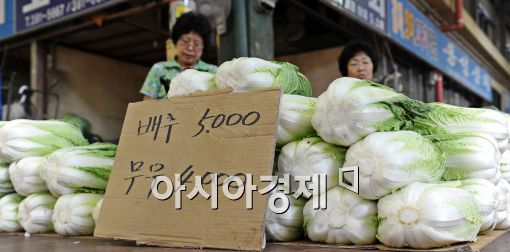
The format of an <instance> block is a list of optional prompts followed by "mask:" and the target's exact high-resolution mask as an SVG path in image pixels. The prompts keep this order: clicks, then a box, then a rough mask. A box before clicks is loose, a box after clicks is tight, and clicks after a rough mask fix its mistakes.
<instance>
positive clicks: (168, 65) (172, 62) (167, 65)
mask: <svg viewBox="0 0 510 252" xmlns="http://www.w3.org/2000/svg"><path fill="white" fill-rule="evenodd" d="M172 67H177V68H180V66H179V63H177V61H175V60H167V61H160V62H156V63H154V65H152V68H153V69H154V68H157V69H165V68H172Z"/></svg>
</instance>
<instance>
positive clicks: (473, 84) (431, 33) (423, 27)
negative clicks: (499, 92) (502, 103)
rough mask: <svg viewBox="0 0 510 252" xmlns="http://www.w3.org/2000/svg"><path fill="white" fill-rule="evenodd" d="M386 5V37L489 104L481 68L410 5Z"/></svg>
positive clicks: (392, 1) (399, 1) (396, 0)
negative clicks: (387, 35) (387, 29)
mask: <svg viewBox="0 0 510 252" xmlns="http://www.w3.org/2000/svg"><path fill="white" fill-rule="evenodd" d="M387 3H388V6H387V7H388V9H387V13H388V15H387V17H388V18H387V27H388V28H389V32H388V34H389V35H390V37H391V38H392V39H393V40H395V41H396V42H398V43H399V44H401V45H402V46H404V47H405V48H407V49H408V50H409V51H411V52H413V53H414V54H416V55H417V56H419V57H420V58H422V59H424V60H425V61H427V62H428V63H430V64H431V65H433V66H434V67H436V68H438V69H440V70H441V71H443V72H444V73H446V74H448V75H449V76H451V77H452V78H454V79H455V80H456V81H458V82H460V83H461V84H463V85H464V86H465V87H466V88H468V89H470V90H471V91H473V92H474V93H476V94H478V95H480V96H481V97H483V98H485V99H487V100H489V101H490V100H492V90H491V78H490V76H489V74H488V73H487V71H486V70H485V69H484V68H483V67H481V66H480V65H479V64H478V63H476V62H475V61H474V60H473V58H471V57H470V56H469V55H468V54H467V53H466V52H464V51H463V50H462V49H460V48H459V46H458V45H457V44H456V43H455V42H453V41H452V40H451V39H450V38H448V36H446V35H445V34H444V33H443V32H441V31H440V30H439V29H438V28H437V27H436V26H435V25H434V24H432V22H430V21H429V20H428V19H427V18H426V17H425V16H424V15H423V14H422V13H421V12H420V11H418V10H417V9H416V8H415V7H414V6H413V5H412V4H410V3H408V2H407V1H404V0H389V1H387Z"/></svg>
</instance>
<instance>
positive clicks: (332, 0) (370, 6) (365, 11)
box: [326, 0, 387, 32]
mask: <svg viewBox="0 0 510 252" xmlns="http://www.w3.org/2000/svg"><path fill="white" fill-rule="evenodd" d="M326 3H329V4H330V5H332V6H334V7H335V8H337V9H339V10H341V11H345V12H347V13H349V14H351V15H353V16H354V17H356V18H358V19H360V20H361V21H362V22H365V23H367V24H369V25H370V26H372V27H374V28H375V29H377V30H379V31H381V32H386V30H387V29H386V16H387V14H386V1H385V0H364V1H356V0H329V1H327V2H326Z"/></svg>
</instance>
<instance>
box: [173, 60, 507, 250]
mask: <svg viewBox="0 0 510 252" xmlns="http://www.w3.org/2000/svg"><path fill="white" fill-rule="evenodd" d="M185 73H186V71H185V72H184V73H183V76H182V78H176V79H175V80H174V81H172V85H175V88H176V90H177V89H179V90H180V91H179V92H169V94H168V96H169V98H171V97H173V96H177V95H183V94H189V93H192V92H194V91H197V90H200V91H207V90H216V89H223V88H231V89H232V91H234V92H244V91H249V90H255V89H260V88H267V87H280V88H281V90H282V93H283V94H282V97H281V100H280V111H279V121H278V127H277V136H276V143H277V152H276V154H277V155H279V156H278V158H277V164H278V165H277V166H276V170H275V174H277V175H279V176H283V175H284V174H288V175H290V178H294V177H296V176H310V177H311V176H312V175H313V174H324V175H326V176H327V180H326V181H327V187H326V189H327V208H326V209H314V207H313V199H314V197H317V196H318V195H317V194H318V193H319V192H312V193H311V194H310V195H304V194H303V195H301V197H300V198H298V199H295V198H294V197H293V196H292V195H288V198H289V202H290V204H289V208H288V210H287V211H286V212H284V213H280V214H277V213H273V212H271V211H270V210H268V213H267V214H266V237H267V239H268V240H274V241H293V240H297V239H302V238H304V237H307V238H308V239H310V240H312V241H316V242H324V243H335V244H345V245H349V244H356V245H367V244H374V243H376V242H377V241H379V242H381V243H383V244H385V245H387V246H391V247H412V248H421V249H427V248H434V247H443V246H449V245H452V244H454V243H457V242H468V241H474V240H475V239H476V237H477V235H478V234H483V233H487V232H490V230H493V229H506V228H509V227H510V214H509V213H508V211H509V207H510V193H509V192H510V187H509V186H508V183H507V180H509V179H510V151H507V150H506V149H507V147H508V146H509V128H510V125H509V123H508V122H509V119H508V118H510V117H509V116H507V115H505V114H503V113H501V112H498V111H494V110H489V109H478V108H463V107H456V106H451V105H446V104H441V103H430V104H426V103H423V102H421V101H417V100H413V99H411V98H409V97H407V96H405V95H403V94H400V93H397V92H395V91H394V90H393V89H391V88H389V87H387V86H384V85H381V84H378V83H374V82H371V81H366V80H358V79H354V78H339V79H337V80H335V81H333V82H332V83H331V84H330V86H329V88H328V89H327V91H326V92H324V93H323V94H321V95H320V96H319V97H318V98H313V97H310V95H311V87H310V84H309V82H308V80H306V78H305V77H304V76H303V75H302V74H301V73H299V70H298V69H297V67H295V66H293V65H291V64H289V63H279V62H268V61H264V60H261V59H256V58H239V59H234V60H232V61H229V62H226V63H224V64H222V65H221V66H220V67H219V70H218V73H217V74H216V75H212V74H209V75H208V76H205V75H204V76H200V78H199V79H200V80H196V81H195V80H194V79H193V78H194V77H193V76H192V74H195V75H196V73H192V72H191V71H190V72H189V74H188V75H186V76H185ZM198 77H199V76H197V78H198ZM188 83H197V87H194V88H191V89H190V88H188V89H186V86H187V84H188ZM181 89H184V91H183V90H181ZM352 166H357V167H359V194H356V193H354V192H351V191H349V190H347V189H345V188H343V187H341V186H340V180H343V181H347V182H348V183H353V182H354V181H353V179H354V178H353V176H352V173H344V174H340V173H339V168H340V167H352ZM288 186H290V188H286V190H287V191H290V192H295V191H296V189H297V186H298V185H297V184H296V183H295V181H293V182H291V183H290V184H288ZM281 188H282V186H279V187H278V189H279V190H280V189H281ZM308 188H314V186H313V185H312V182H310V183H309V186H308ZM273 193H274V192H273Z"/></svg>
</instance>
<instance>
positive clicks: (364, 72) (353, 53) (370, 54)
mask: <svg viewBox="0 0 510 252" xmlns="http://www.w3.org/2000/svg"><path fill="white" fill-rule="evenodd" d="M378 61H379V55H378V53H377V52H376V51H375V50H373V49H372V47H371V46H370V45H368V44H367V43H365V42H362V41H353V42H350V43H349V44H347V45H346V46H345V47H344V49H343V50H342V53H341V54H340V56H339V57H338V68H339V70H340V72H341V73H342V75H343V76H344V77H353V78H358V79H364V80H373V78H374V74H375V72H376V71H377V63H378Z"/></svg>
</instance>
